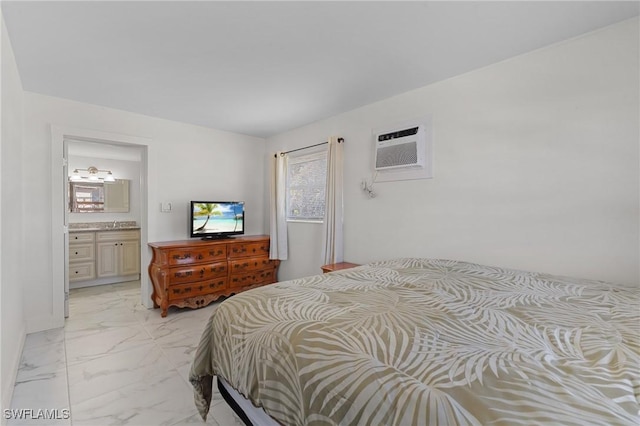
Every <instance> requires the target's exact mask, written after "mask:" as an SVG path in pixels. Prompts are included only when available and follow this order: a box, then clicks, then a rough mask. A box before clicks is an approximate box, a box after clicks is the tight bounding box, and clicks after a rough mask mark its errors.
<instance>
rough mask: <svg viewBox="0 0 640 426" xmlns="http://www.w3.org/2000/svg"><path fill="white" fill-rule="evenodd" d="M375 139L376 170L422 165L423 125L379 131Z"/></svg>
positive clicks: (423, 159) (423, 146) (423, 152)
mask: <svg viewBox="0 0 640 426" xmlns="http://www.w3.org/2000/svg"><path fill="white" fill-rule="evenodd" d="M375 140H376V158H375V169H376V170H389V169H402V168H420V167H424V164H425V126H424V125H420V126H415V127H409V128H403V129H398V130H393V131H391V132H389V131H387V132H385V133H380V134H377V135H376V139H375Z"/></svg>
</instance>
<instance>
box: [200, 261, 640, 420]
mask: <svg viewBox="0 0 640 426" xmlns="http://www.w3.org/2000/svg"><path fill="white" fill-rule="evenodd" d="M639 366H640V291H639V288H626V287H621V286H613V285H611V284H607V283H604V282H599V281H587V280H577V279H571V278H566V277H559V276H552V275H547V274H541V273H531V272H523V271H516V270H509V269H504V268H497V267H489V266H482V265H477V264H473V263H466V262H458V261H448V260H433V259H398V260H390V261H382V262H377V263H371V264H369V265H364V266H360V267H357V268H353V269H349V270H344V271H338V272H333V273H329V274H324V275H318V276H312V277H307V278H302V279H297V280H292V281H286V282H280V283H276V284H273V285H270V286H266V287H261V288H258V289H254V290H251V291H247V292H244V293H241V294H238V295H236V296H233V297H232V298H230V299H228V300H226V301H224V302H223V303H221V304H220V305H219V306H218V307H217V309H216V310H215V311H214V312H213V314H212V316H211V318H210V319H209V322H208V324H207V325H206V328H205V331H204V333H203V335H202V339H201V342H200V345H199V347H198V350H197V353H196V356H195V360H194V363H193V365H192V368H191V373H190V381H191V383H192V384H193V385H194V389H195V400H196V405H197V407H198V409H199V411H200V414H201V415H202V417H203V418H205V419H206V416H207V413H208V410H209V404H210V402H211V388H212V378H213V376H215V375H219V376H221V377H223V378H224V379H225V380H226V381H227V382H228V383H229V384H231V386H233V387H234V388H235V389H236V390H237V391H238V392H239V393H240V394H242V395H243V396H245V397H246V398H248V399H249V400H251V402H252V403H253V404H254V405H255V406H258V407H263V408H264V409H265V411H266V412H267V413H268V414H269V415H270V416H271V417H273V418H274V419H275V420H277V421H278V422H280V423H281V424H284V425H436V424H440V425H454V424H459V425H467V424H468V425H487V424H509V425H513V424H546V423H554V424H562V425H571V424H575V425H585V424H590V425H613V424H620V425H625V424H627V425H637V424H640V412H639V410H640V402H639V397H640V377H639Z"/></svg>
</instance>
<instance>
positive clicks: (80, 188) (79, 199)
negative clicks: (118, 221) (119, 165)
mask: <svg viewBox="0 0 640 426" xmlns="http://www.w3.org/2000/svg"><path fill="white" fill-rule="evenodd" d="M69 211H70V212H72V213H127V212H128V211H129V180H127V179H116V181H115V182H87V181H84V182H78V181H70V182H69Z"/></svg>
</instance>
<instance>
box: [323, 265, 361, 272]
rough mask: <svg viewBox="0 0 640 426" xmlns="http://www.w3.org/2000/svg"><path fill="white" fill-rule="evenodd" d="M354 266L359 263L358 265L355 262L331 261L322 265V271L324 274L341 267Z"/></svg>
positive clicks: (338, 269)
mask: <svg viewBox="0 0 640 426" xmlns="http://www.w3.org/2000/svg"><path fill="white" fill-rule="evenodd" d="M356 266H360V265H358V264H357V263H349V262H340V263H331V264H329V265H324V266H323V267H322V273H323V274H326V273H327V272H333V271H340V270H341V269H349V268H355V267H356Z"/></svg>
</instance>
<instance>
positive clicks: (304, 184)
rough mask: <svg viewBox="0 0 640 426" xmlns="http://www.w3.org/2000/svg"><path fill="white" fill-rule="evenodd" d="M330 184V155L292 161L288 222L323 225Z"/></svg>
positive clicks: (320, 153)
mask: <svg viewBox="0 0 640 426" xmlns="http://www.w3.org/2000/svg"><path fill="white" fill-rule="evenodd" d="M326 181H327V151H322V152H317V153H314V154H308V155H301V156H296V157H289V161H288V165H287V220H291V221H295V220H300V221H312V222H322V220H323V218H324V194H325V187H326Z"/></svg>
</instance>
